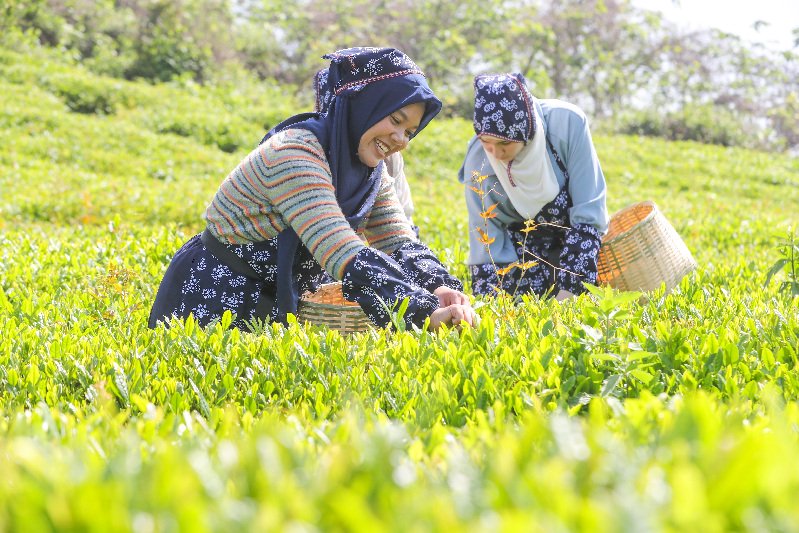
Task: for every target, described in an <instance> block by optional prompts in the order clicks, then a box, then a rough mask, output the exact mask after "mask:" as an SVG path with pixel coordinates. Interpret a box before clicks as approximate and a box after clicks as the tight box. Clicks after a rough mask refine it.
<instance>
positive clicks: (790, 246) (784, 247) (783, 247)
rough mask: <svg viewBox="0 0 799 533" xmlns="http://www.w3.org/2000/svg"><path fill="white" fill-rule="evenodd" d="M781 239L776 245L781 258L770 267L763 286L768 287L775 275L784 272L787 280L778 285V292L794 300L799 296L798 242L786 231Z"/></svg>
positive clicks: (791, 232) (792, 234) (790, 231)
mask: <svg viewBox="0 0 799 533" xmlns="http://www.w3.org/2000/svg"><path fill="white" fill-rule="evenodd" d="M783 239H784V240H782V241H780V242H779V243H778V244H777V251H778V252H779V253H780V255H782V257H781V258H780V259H778V260H777V261H776V262H775V263H774V264H773V265H771V268H770V269H769V271H768V273H767V274H766V282H765V284H764V285H768V284H769V283H770V282H771V279H772V278H773V277H774V276H775V275H776V274H777V273H779V272H780V271H781V270H784V271H785V277H786V278H787V279H786V280H785V281H783V282H782V283H780V286H779V289H780V292H784V293H786V294H787V295H789V296H790V297H791V298H796V297H797V296H799V240H797V239H796V236H795V235H794V233H793V231H792V230H788V233H787V234H786V235H785V237H783Z"/></svg>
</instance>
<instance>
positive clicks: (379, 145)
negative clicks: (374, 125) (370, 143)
mask: <svg viewBox="0 0 799 533" xmlns="http://www.w3.org/2000/svg"><path fill="white" fill-rule="evenodd" d="M375 144H376V145H377V149H378V150H380V152H381V153H382V154H383V155H384V156H386V155H388V153H389V152H390V151H391V149H390V148H389V147H388V146H387V145H386V144H384V143H383V142H381V141H380V140H378V139H375Z"/></svg>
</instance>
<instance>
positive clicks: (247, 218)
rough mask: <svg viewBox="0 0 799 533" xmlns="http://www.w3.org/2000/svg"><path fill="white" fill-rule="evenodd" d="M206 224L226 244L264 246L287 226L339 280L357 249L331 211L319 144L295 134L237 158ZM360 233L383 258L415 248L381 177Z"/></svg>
mask: <svg viewBox="0 0 799 533" xmlns="http://www.w3.org/2000/svg"><path fill="white" fill-rule="evenodd" d="M205 220H206V223H207V227H208V230H209V231H210V232H211V233H212V234H213V235H214V236H216V238H217V239H219V240H220V241H221V242H228V243H231V244H246V243H249V242H259V241H263V240H266V239H271V238H273V237H275V236H277V234H278V233H280V232H281V231H283V229H285V228H287V227H289V226H290V227H291V228H292V229H294V231H295V232H296V233H297V235H298V236H299V238H300V240H301V241H302V242H303V244H305V246H306V247H307V248H308V250H309V251H310V252H311V253H312V254H313V256H314V258H315V259H316V260H317V261H318V262H319V264H320V265H321V266H322V268H324V269H325V271H327V272H328V273H329V274H330V275H332V276H333V277H334V278H336V279H338V280H340V279H342V277H343V276H344V269H345V268H346V266H347V265H348V264H349V262H350V261H351V260H352V259H353V258H354V257H355V255H357V254H358V252H360V251H361V250H362V249H363V248H364V244H363V241H361V239H360V238H359V237H358V236H357V235H356V234H355V232H354V231H353V230H352V229H351V228H350V225H349V223H348V222H347V220H346V219H345V218H344V214H343V213H342V212H341V208H340V207H339V206H338V202H337V201H336V195H335V190H334V188H333V179H332V176H331V174H330V167H329V165H328V162H327V158H326V156H325V153H324V150H323V149H322V146H321V144H319V141H318V140H317V139H316V136H314V134H313V133H311V132H309V131H307V130H302V129H287V130H284V131H282V132H280V133H278V134H276V135H274V136H273V137H271V138H270V139H268V140H267V141H266V142H265V143H263V144H262V145H260V146H258V147H257V148H256V149H255V150H253V151H252V152H251V153H250V154H249V155H248V156H247V157H246V158H244V160H243V161H242V162H241V163H239V165H238V166H237V167H236V168H235V169H234V170H233V172H231V173H230V175H228V177H227V178H226V179H225V181H223V182H222V185H220V187H219V190H218V191H217V193H216V195H215V196H214V199H213V200H212V201H211V204H210V205H209V206H208V209H206V211H205ZM360 229H362V231H363V233H364V235H365V237H366V238H367V240H368V241H369V243H370V245H371V246H372V247H374V248H377V249H378V250H381V251H383V252H385V253H387V254H391V253H392V252H394V251H395V250H396V249H398V248H399V247H400V246H402V245H403V244H404V243H406V242H408V241H415V240H416V237H415V235H414V233H413V230H412V229H411V227H410V226H409V224H408V221H407V219H406V218H405V217H404V215H403V211H402V207H401V206H400V204H399V202H398V200H397V197H396V193H395V192H394V190H393V187H392V184H391V181H390V179H387V175H386V174H384V179H383V182H382V185H381V188H380V192H379V193H378V195H377V199H376V200H375V204H374V207H373V208H372V211H371V213H370V214H369V216H368V217H367V218H366V219H365V220H364V222H363V223H362V224H361V228H360Z"/></svg>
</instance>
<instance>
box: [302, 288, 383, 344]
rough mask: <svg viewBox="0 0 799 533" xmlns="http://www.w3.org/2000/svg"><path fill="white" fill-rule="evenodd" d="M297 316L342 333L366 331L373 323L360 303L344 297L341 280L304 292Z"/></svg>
mask: <svg viewBox="0 0 799 533" xmlns="http://www.w3.org/2000/svg"><path fill="white" fill-rule="evenodd" d="M297 318H298V319H300V320H304V321H305V322H310V323H312V324H316V325H318V326H327V327H329V328H332V329H337V330H339V331H340V332H341V333H356V332H358V331H365V330H366V329H367V328H369V327H370V326H371V325H372V322H371V321H370V320H369V319H368V318H367V317H366V315H365V314H364V312H363V310H362V309H361V306H360V305H358V304H357V303H353V302H350V301H347V300H345V299H344V295H343V294H342V292H341V283H340V282H336V283H326V284H324V285H322V286H321V287H319V289H318V290H317V291H316V292H314V293H309V292H306V293H305V294H303V295H302V297H301V298H300V301H299V304H298V305H297Z"/></svg>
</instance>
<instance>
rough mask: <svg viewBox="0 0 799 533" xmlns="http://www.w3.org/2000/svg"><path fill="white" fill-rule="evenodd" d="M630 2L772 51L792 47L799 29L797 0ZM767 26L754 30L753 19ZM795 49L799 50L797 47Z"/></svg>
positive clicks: (644, 0) (681, 21)
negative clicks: (751, 42)
mask: <svg viewBox="0 0 799 533" xmlns="http://www.w3.org/2000/svg"><path fill="white" fill-rule="evenodd" d="M632 3H633V5H635V6H637V7H639V8H643V9H649V10H652V11H660V12H662V13H663V16H664V18H666V19H667V20H671V21H673V22H676V23H678V24H680V25H681V26H683V27H685V28H686V29H689V28H700V27H711V28H718V29H720V30H723V31H726V32H728V33H733V34H736V35H739V36H740V37H741V38H742V39H744V40H747V41H753V42H761V43H763V44H765V45H766V46H768V47H769V48H773V49H775V50H781V51H782V50H791V49H793V41H794V37H793V35H792V30H793V29H794V28H799V0H678V1H674V0H632ZM758 20H762V21H763V22H767V23H768V25H765V26H762V27H761V28H760V31H755V29H754V27H753V25H754V23H755V21H758ZM795 51H797V52H799V48H798V49H796V50H795Z"/></svg>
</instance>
